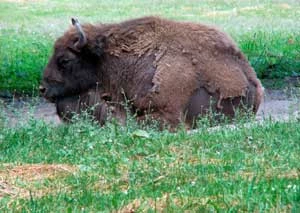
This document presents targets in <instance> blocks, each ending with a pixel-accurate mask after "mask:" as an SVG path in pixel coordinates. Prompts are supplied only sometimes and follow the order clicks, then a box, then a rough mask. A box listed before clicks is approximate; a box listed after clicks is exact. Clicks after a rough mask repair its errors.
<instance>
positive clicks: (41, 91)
mask: <svg viewBox="0 0 300 213" xmlns="http://www.w3.org/2000/svg"><path fill="white" fill-rule="evenodd" d="M39 90H40V93H41V94H44V93H45V92H46V88H45V87H43V86H42V85H40V86H39Z"/></svg>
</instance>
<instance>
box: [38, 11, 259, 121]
mask: <svg viewBox="0 0 300 213" xmlns="http://www.w3.org/2000/svg"><path fill="white" fill-rule="evenodd" d="M72 23H73V27H71V28H70V29H69V30H68V31H67V32H66V33H65V34H64V35H63V36H62V37H60V38H58V39H57V41H56V42H55V46H54V53H53V55H52V57H51V59H50V61H49V63H48V65H47V67H46V68H45V71H44V76H43V81H42V84H41V86H40V91H41V93H42V94H43V95H44V97H45V98H47V99H48V100H50V101H52V102H55V103H56V105H57V109H58V113H59V115H60V116H61V117H64V116H66V117H69V116H68V115H67V114H68V111H73V112H77V113H78V112H80V111H81V108H80V107H79V108H78V107H77V108H76V107H75V106H76V103H80V102H81V103H84V105H86V106H91V105H93V104H96V103H99V104H100V108H97V110H98V112H97V113H96V114H94V116H95V118H96V119H97V120H99V121H100V122H101V123H104V120H105V119H106V116H107V115H106V114H107V113H108V108H109V107H110V105H111V104H112V103H114V104H116V106H114V108H115V109H116V110H117V112H118V114H119V115H121V116H120V117H122V116H125V114H126V113H125V109H124V105H125V103H126V104H127V105H129V108H130V110H131V112H132V113H133V114H135V115H136V116H137V118H138V119H139V120H143V119H144V118H145V117H152V118H153V119H156V120H158V121H160V122H161V123H162V124H168V125H170V126H171V127H176V126H177V125H178V124H179V123H180V122H184V123H185V124H186V125H187V126H191V125H193V122H194V120H195V118H197V117H198V116H201V115H203V114H205V113H207V112H208V111H209V110H212V111H214V112H220V113H223V114H225V115H227V116H229V117H233V116H234V115H235V112H236V109H241V110H248V111H249V110H252V111H253V112H254V113H255V112H256V111H257V110H258V107H259V105H260V102H261V100H262V96H263V88H262V85H261V83H260V81H259V80H258V79H257V77H256V74H255V72H254V70H253V69H252V68H251V66H250V65H249V63H248V61H247V59H246V58H245V57H244V55H243V54H242V53H241V51H240V50H239V49H238V48H237V46H236V45H235V43H234V42H233V41H232V39H231V38H230V37H229V36H228V35H227V34H225V33H224V32H222V31H220V30H218V29H216V28H214V27H211V26H207V25H203V24H198V23H197V24H196V23H188V22H175V21H171V20H166V19H162V18H158V17H145V18H139V19H133V20H129V21H125V22H121V23H119V24H98V25H91V24H84V25H82V26H81V25H80V24H79V22H78V21H77V20H75V19H72ZM103 94H104V96H105V97H104V98H103ZM107 94H109V95H107ZM93 96H95V97H96V98H94V97H93ZM93 98H94V99H93ZM92 99H93V100H95V101H90V100H92ZM86 106H85V107H86ZM85 107H84V108H85ZM68 108H69V109H68Z"/></svg>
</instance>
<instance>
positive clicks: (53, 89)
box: [40, 19, 105, 102]
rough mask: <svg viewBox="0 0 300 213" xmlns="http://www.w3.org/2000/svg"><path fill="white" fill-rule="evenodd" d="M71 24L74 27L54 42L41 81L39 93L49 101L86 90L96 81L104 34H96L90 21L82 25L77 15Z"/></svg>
mask: <svg viewBox="0 0 300 213" xmlns="http://www.w3.org/2000/svg"><path fill="white" fill-rule="evenodd" d="M72 24H73V27H72V28H71V29H70V30H69V31H67V32H66V33H65V34H64V35H63V36H62V37H60V38H58V39H57V41H56V42H55V46H54V53H53V55H52V57H51V58H50V60H49V62H48V65H47V67H46V68H45V70H44V75H43V80H42V83H41V85H40V92H41V94H42V95H43V96H44V97H45V98H46V99H48V100H50V101H52V102H54V101H55V100H57V99H58V98H61V97H66V96H72V95H76V94H79V93H81V92H83V91H86V90H88V89H90V88H92V87H94V86H95V85H96V84H97V82H98V80H97V79H98V78H97V67H98V65H99V61H101V60H100V59H99V57H101V56H102V53H103V47H104V40H105V39H104V36H99V35H96V33H95V32H94V31H95V29H94V28H95V27H94V26H92V25H84V26H83V27H81V25H80V24H79V22H78V21H77V20H76V19H72Z"/></svg>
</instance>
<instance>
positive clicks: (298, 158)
mask: <svg viewBox="0 0 300 213" xmlns="http://www.w3.org/2000/svg"><path fill="white" fill-rule="evenodd" d="M238 126H239V124H238ZM136 128H137V126H136V125H134V124H130V125H127V126H125V127H120V126H118V125H117V124H113V123H110V124H108V125H106V126H105V127H103V128H99V127H98V126H97V125H95V124H93V123H90V122H88V121H82V120H81V122H76V123H75V124H72V125H60V126H53V125H49V124H45V123H43V122H41V121H36V120H31V121H30V122H28V123H27V124H25V125H24V124H23V125H20V126H17V127H15V128H11V127H9V126H7V125H4V128H2V129H1V130H0V162H2V165H3V166H2V169H0V176H1V178H2V179H1V181H4V183H6V184H7V185H9V186H10V187H11V188H14V189H17V192H18V193H16V194H14V195H9V194H6V195H5V194H4V195H2V199H1V198H0V211H1V212H3V211H4V212H5V211H30V212H65V211H72V212H81V211H84V212H96V211H106V212H111V211H113V210H121V211H125V210H126V209H130V208H132V209H135V210H137V211H138V212H139V211H144V210H149V211H150V212H152V211H155V209H156V210H157V211H162V210H164V211H165V212H182V211H184V210H189V211H192V212H196V211H198V212H199V211H200V212H202V211H231V212H236V211H243V212H249V211H250V212H252V211H256V212H257V211H261V212H298V211H299V210H300V184H299V183H300V182H299V176H300V166H299V162H300V155H299V153H300V144H299V141H300V123H299V122H296V121H290V122H287V123H278V122H273V121H269V122H266V123H264V125H259V124H254V125H253V126H252V127H250V128H245V127H243V126H242V125H240V128H238V129H237V130H230V129H228V128H226V126H224V127H222V128H220V129H218V130H216V131H213V132H209V131H207V128H205V127H203V128H200V129H199V131H198V132H196V133H194V134H187V133H186V132H185V131H179V132H178V133H176V134H172V133H169V132H158V131H155V130H153V129H151V128H148V129H146V130H145V131H147V133H148V135H146V134H136V132H137V131H136ZM49 164H50V165H68V166H69V167H71V166H72V167H73V168H74V169H73V170H70V171H64V172H62V171H60V172H61V174H60V173H59V172H57V174H55V175H54V174H53V175H52V176H45V177H44V178H40V179H34V180H31V179H30V178H29V177H31V176H30V174H27V176H29V177H27V178H26V174H25V177H24V174H23V176H22V175H18V176H17V175H15V176H14V175H13V174H15V173H13V172H16V171H17V169H16V168H17V166H19V167H21V168H24V171H26V169H25V168H27V167H28V165H31V166H34V165H39V166H43V165H49ZM22 166H23V167H22ZM14 168H15V169H14ZM1 171H2V173H1ZM3 171H9V172H10V173H9V174H12V175H10V176H9V177H7V176H5V173H4V174H3ZM44 172H45V171H44ZM38 176H42V177H43V172H41V171H40V172H39V173H38ZM1 183H2V182H0V184H1ZM29 192H30V193H29ZM0 195H1V192H0ZM151 209H152V210H151Z"/></svg>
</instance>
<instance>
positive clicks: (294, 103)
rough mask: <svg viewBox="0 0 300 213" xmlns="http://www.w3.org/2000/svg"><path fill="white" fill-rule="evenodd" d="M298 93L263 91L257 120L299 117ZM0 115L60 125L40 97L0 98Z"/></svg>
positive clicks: (12, 119) (49, 105)
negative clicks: (263, 96) (262, 99)
mask: <svg viewBox="0 0 300 213" xmlns="http://www.w3.org/2000/svg"><path fill="white" fill-rule="evenodd" d="M298 93H299V91H297V90H296V89H295V88H294V89H289V90H269V89H267V90H265V98H264V102H263V103H262V104H261V106H260V109H259V111H258V113H257V116H256V117H257V120H259V121H261V120H264V119H269V118H272V119H274V120H288V119H290V118H295V117H298V116H300V113H299V111H300V100H299V99H298V97H299V94H298ZM1 114H2V116H4V118H5V119H6V120H7V121H8V122H9V124H11V125H12V126H14V125H16V124H17V123H19V122H26V121H28V120H29V119H30V118H34V119H38V120H44V121H45V122H47V123H54V124H60V123H61V121H60V119H59V117H58V116H57V114H56V108H55V105H54V104H52V103H49V102H47V101H46V100H44V99H43V98H40V97H37V98H32V97H17V98H0V116H1Z"/></svg>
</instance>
